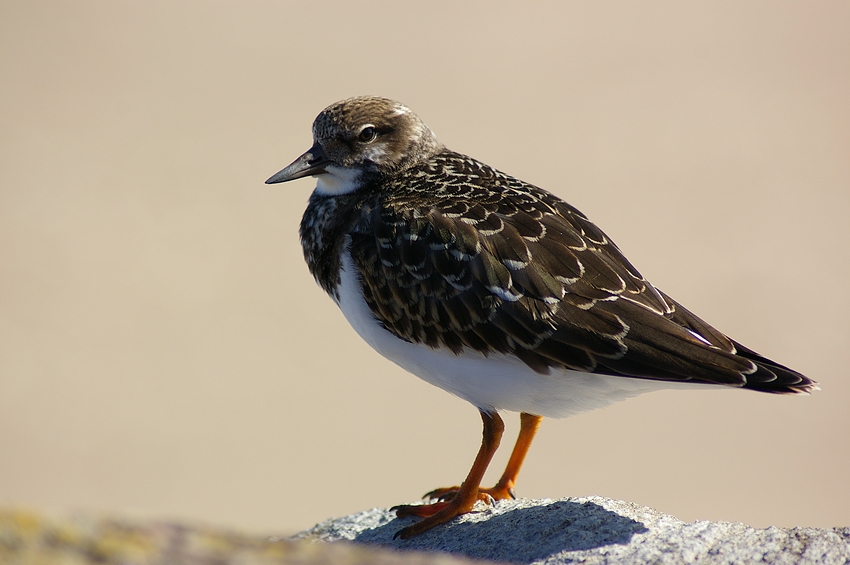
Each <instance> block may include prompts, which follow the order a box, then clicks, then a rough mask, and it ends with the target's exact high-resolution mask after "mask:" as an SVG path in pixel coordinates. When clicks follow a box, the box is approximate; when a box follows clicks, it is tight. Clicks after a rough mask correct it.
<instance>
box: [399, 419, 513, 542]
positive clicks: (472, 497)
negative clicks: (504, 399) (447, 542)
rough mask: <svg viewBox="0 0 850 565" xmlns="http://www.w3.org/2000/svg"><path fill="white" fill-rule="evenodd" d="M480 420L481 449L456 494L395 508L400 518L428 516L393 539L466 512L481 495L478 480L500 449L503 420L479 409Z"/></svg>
mask: <svg viewBox="0 0 850 565" xmlns="http://www.w3.org/2000/svg"><path fill="white" fill-rule="evenodd" d="M481 419H482V420H483V421H484V432H483V436H484V437H483V438H482V440H481V449H479V450H478V455H476V456H475V462H474V463H473V464H472V469H470V470H469V474H468V475H467V476H466V480H465V481H463V483H462V484H461V485H460V487H459V488H458V490H457V493H455V495H454V496H453V497H452V499H451V500H450V501H448V502H436V503H434V504H425V505H407V504H405V505H402V506H396V507H394V508H393V510H395V511H396V516H398V517H399V518H404V517H406V516H427V518H424V519H423V520H421V521H419V522H416V523H415V524H413V525H411V526H408V527H406V528H403V529H401V530H399V531H398V532H396V534H395V535H394V536H393V538H397V537H401V538H402V539H405V538H409V537H411V536H415V535H417V534H421V533H422V532H424V531H427V530H430V529H431V528H433V527H434V526H437V525H439V524H442V523H444V522H448V521H449V520H451V519H452V518H454V517H455V516H459V515H461V514H466V513H467V512H469V511H471V510H472V507H473V506H475V501H477V500H478V499H479V497H480V496H481V495H479V494H478V487H479V486H480V485H481V479H482V478H483V477H484V472H485V471H486V470H487V466H488V465H489V464H490V460H491V459H493V454H494V453H496V450H497V449H498V448H499V442H500V441H501V439H502V432H504V431H505V423H504V422H502V419H501V418H500V417H499V415H498V414H497V413H495V412H494V413H492V414H488V413H487V412H483V411H482V412H481ZM484 496H486V495H484Z"/></svg>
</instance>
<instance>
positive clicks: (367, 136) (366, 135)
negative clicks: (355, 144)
mask: <svg viewBox="0 0 850 565" xmlns="http://www.w3.org/2000/svg"><path fill="white" fill-rule="evenodd" d="M376 137H378V130H376V129H375V128H374V126H366V127H365V128H363V130H362V131H361V132H360V135H359V136H357V139H359V140H360V141H362V142H363V143H371V142H373V141H375V138H376Z"/></svg>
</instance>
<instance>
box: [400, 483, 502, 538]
mask: <svg viewBox="0 0 850 565" xmlns="http://www.w3.org/2000/svg"><path fill="white" fill-rule="evenodd" d="M438 490H442V489H438ZM484 490H487V489H481V491H479V492H478V494H477V495H474V494H473V496H471V497H461V496H456V495H457V492H458V490H457V489H455V491H454V492H453V493H452V494H451V498H450V499H447V500H439V501H437V502H432V503H430V504H402V505H400V506H393V507H392V508H390V511H392V512H395V513H396V516H397V517H399V518H407V517H409V516H417V517H419V518H423V519H422V520H420V521H419V522H416V523H415V524H412V525H410V526H408V527H406V528H402V529H401V530H399V531H397V532H396V533H395V535H394V536H393V539H396V538H401V539H407V538H409V537H412V536H415V535H419V534H421V533H422V532H425V531H427V530H430V529H431V528H433V527H434V526H438V525H440V524H443V523H445V522H448V521H449V520H451V519H452V518H455V517H457V516H460V515H461V514H467V513H469V512H471V511H472V508H473V507H474V506H475V503H476V502H477V501H479V500H480V501H482V502H485V503H486V504H488V505H490V506H492V505H493V504H494V500H493V497H492V496H490V495H489V494H487V493H485V492H482V491H484Z"/></svg>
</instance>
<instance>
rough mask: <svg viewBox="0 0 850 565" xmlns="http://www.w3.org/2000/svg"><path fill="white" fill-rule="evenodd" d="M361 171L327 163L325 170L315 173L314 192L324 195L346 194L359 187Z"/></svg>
mask: <svg viewBox="0 0 850 565" xmlns="http://www.w3.org/2000/svg"><path fill="white" fill-rule="evenodd" d="M361 175H362V171H358V170H356V169H346V168H344V167H335V166H334V165H328V166H327V167H325V172H324V173H323V174H321V175H316V179H317V181H318V182H317V183H316V193H317V194H322V195H325V196H338V195H340V194H348V193H349V192H354V191H355V190H357V189H358V188H360V177H361Z"/></svg>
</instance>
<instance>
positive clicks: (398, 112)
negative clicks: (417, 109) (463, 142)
mask: <svg viewBox="0 0 850 565" xmlns="http://www.w3.org/2000/svg"><path fill="white" fill-rule="evenodd" d="M313 141H314V144H313V147H312V148H310V150H309V151H307V152H306V153H305V154H304V155H302V156H301V157H299V158H298V159H297V160H296V161H295V162H293V163H292V164H291V165H289V166H288V167H286V168H285V169H283V170H282V171H280V172H279V173H277V174H276V175H274V176H273V177H272V178H270V179H269V180H268V181H266V182H268V183H276V182H285V181H288V180H294V179H296V178H301V177H305V176H310V175H314V176H315V175H324V174H328V173H330V174H331V175H332V176H339V177H340V180H342V179H353V178H360V177H361V175H363V174H366V175H381V176H382V175H389V174H393V173H394V172H397V171H401V170H404V169H407V168H408V167H410V166H412V165H414V164H417V163H421V162H423V161H425V160H427V159H429V158H430V157H432V156H434V155H436V154H437V153H439V152H440V151H442V150H443V146H442V144H441V143H440V142H439V141H437V138H436V136H434V133H433V132H432V131H431V130H430V129H429V128H428V126H426V125H425V124H424V123H423V122H422V120H420V119H419V117H418V116H417V115H416V114H414V113H413V112H412V111H411V110H410V109H409V108H408V107H407V106H405V105H403V104H401V103H399V102H396V101H394V100H389V99H387V98H379V97H377V96H358V97H355V98H348V99H347V100H343V101H341V102H337V103H335V104H332V105H330V106H328V107H327V108H325V109H324V110H322V112H321V113H320V114H319V115H318V116H317V117H316V120H315V121H314V122H313ZM328 180H330V179H328Z"/></svg>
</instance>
